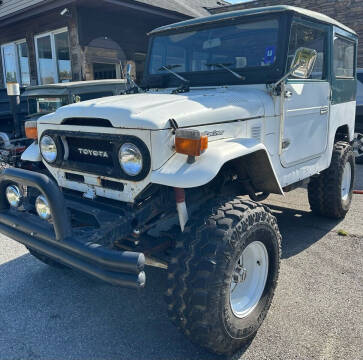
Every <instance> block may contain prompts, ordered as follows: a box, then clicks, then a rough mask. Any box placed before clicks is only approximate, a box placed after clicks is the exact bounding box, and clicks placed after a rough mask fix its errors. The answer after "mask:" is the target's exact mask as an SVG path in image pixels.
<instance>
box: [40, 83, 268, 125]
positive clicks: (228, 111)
mask: <svg viewBox="0 0 363 360" xmlns="http://www.w3.org/2000/svg"><path fill="white" fill-rule="evenodd" d="M266 100H267V101H271V100H270V97H269V96H268V95H267V94H266V92H264V91H262V90H259V89H255V88H251V87H238V88H237V87H235V88H227V87H225V88H214V89H211V88H208V89H191V91H190V92H187V93H183V94H176V95H172V94H170V90H169V92H168V93H165V92H147V93H142V94H135V95H120V96H113V97H107V98H100V99H96V100H90V101H85V102H81V103H77V104H72V105H69V106H64V107H62V108H59V109H58V110H57V111H56V112H55V113H53V114H49V115H45V116H43V117H42V118H41V119H40V122H41V123H42V124H45V123H48V124H57V125H60V124H62V122H63V120H64V119H67V118H93V119H94V118H101V119H107V120H109V121H110V122H111V124H112V126H113V127H116V128H129V129H148V130H160V129H165V128H170V122H169V120H170V119H175V120H176V121H177V123H178V125H179V127H190V126H201V125H207V124H213V123H220V122H224V121H234V120H241V119H249V118H255V117H261V116H264V115H267V114H265V108H264V106H263V104H264V103H265V102H266Z"/></svg>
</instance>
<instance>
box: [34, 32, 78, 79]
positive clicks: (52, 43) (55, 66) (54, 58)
mask: <svg viewBox="0 0 363 360" xmlns="http://www.w3.org/2000/svg"><path fill="white" fill-rule="evenodd" d="M64 32H66V33H68V46H69V53H70V52H71V47H70V41H69V30H68V27H63V28H60V29H56V30H52V31H47V32H45V33H41V34H37V35H35V36H34V45H35V59H36V63H37V79H38V84H39V85H43V84H42V81H41V75H40V62H39V53H38V39H40V38H43V37H46V36H49V37H50V46H51V50H52V63H53V71H54V74H55V79H54V80H55V84H56V83H59V68H58V58H57V51H56V46H55V37H54V36H55V35H57V34H61V33H64ZM70 62H71V73H72V61H71V60H70Z"/></svg>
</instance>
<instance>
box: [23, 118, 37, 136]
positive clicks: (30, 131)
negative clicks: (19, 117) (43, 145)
mask: <svg viewBox="0 0 363 360" xmlns="http://www.w3.org/2000/svg"><path fill="white" fill-rule="evenodd" d="M25 136H26V137H27V138H28V139H37V138H38V129H37V122H36V121H27V122H26V123H25Z"/></svg>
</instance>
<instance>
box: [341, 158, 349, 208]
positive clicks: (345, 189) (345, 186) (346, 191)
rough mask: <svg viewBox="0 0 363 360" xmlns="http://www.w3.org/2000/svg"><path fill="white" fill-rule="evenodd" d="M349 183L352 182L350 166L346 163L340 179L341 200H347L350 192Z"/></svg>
mask: <svg viewBox="0 0 363 360" xmlns="http://www.w3.org/2000/svg"><path fill="white" fill-rule="evenodd" d="M351 182H352V166H351V165H350V162H349V161H347V163H346V164H345V167H344V171H343V177H342V185H341V193H342V200H343V201H346V200H348V197H349V194H350V190H351V188H350V187H351Z"/></svg>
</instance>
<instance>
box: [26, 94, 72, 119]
mask: <svg viewBox="0 0 363 360" xmlns="http://www.w3.org/2000/svg"><path fill="white" fill-rule="evenodd" d="M28 103H29V115H30V116H31V115H36V114H49V113H51V112H54V111H56V110H57V109H58V108H60V107H61V106H64V105H67V97H33V98H29V99H28Z"/></svg>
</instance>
